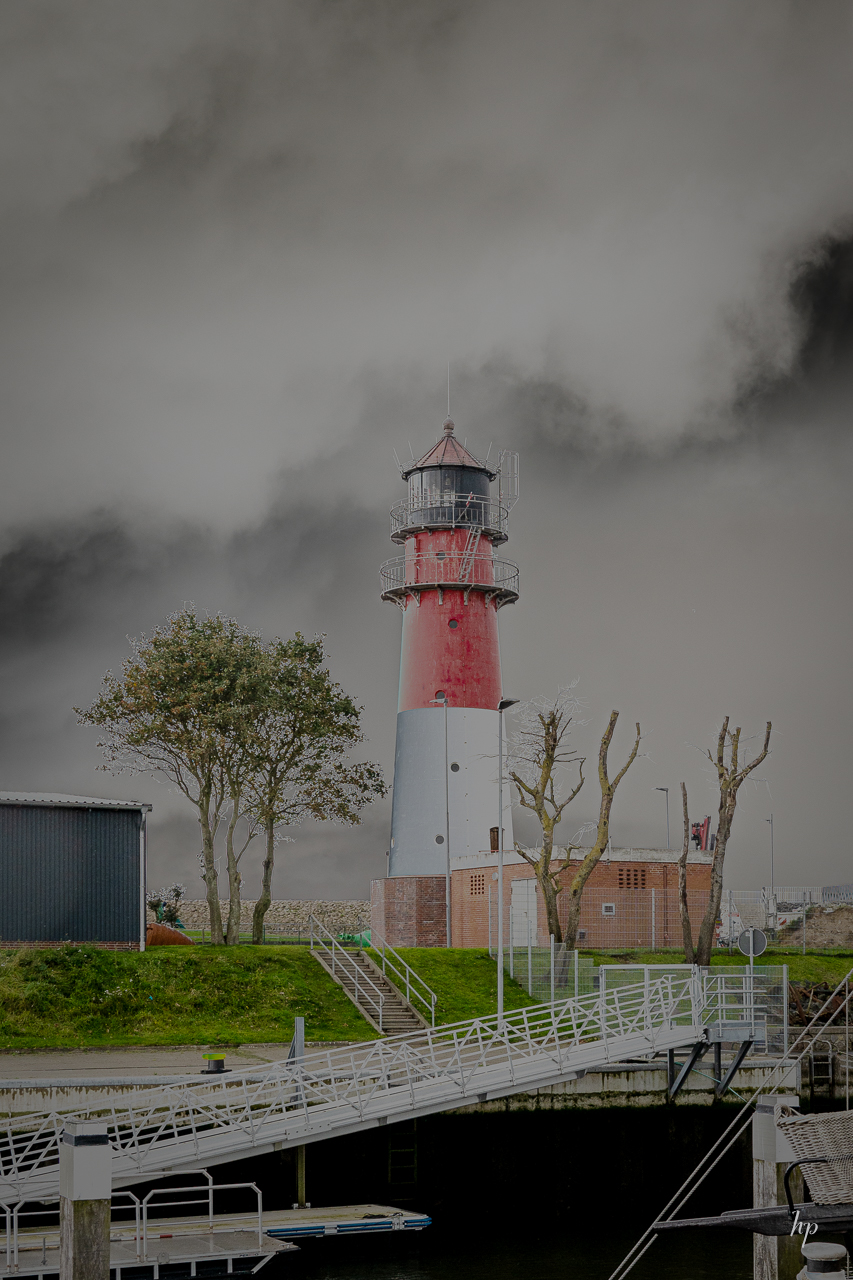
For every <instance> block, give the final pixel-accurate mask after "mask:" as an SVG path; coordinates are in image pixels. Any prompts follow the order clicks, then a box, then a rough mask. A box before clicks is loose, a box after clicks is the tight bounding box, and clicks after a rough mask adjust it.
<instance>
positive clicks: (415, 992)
mask: <svg viewBox="0 0 853 1280" xmlns="http://www.w3.org/2000/svg"><path fill="white" fill-rule="evenodd" d="M370 950H372V951H375V952H376V956H377V957H378V959H375V960H374V963H376V964H378V966H379V968H380V969H381V970H382V972H383V973H384V974H385V976H386V977H388V975H389V973H390V975H391V977H390V978H389V979H388V980H389V982H392V983H393V985H394V986H395V987H397V989H398V991H400V993H401V994H402V993H404V992H405V996H406V1000H407V1001H408V1003H409V1004H410V1005H412V1007H413V1008H416V1007H417V1006H420V1012H422V1013H423V1015H424V1017H426V1018H427V1019H428V1021H429V1024H430V1026H431V1027H434V1026H435V1006H436V1003H437V1000H438V997H437V996H436V994H435V992H434V991H433V989H432V988H431V987H428V986H427V984H426V983H425V982H424V980H423V978H422V977H421V976H420V974H418V973H416V972H415V970H414V969H413V968H412V966H411V965H410V964H407V962H406V961H405V960H404V959H403V957H402V956H401V955H400V953H399V952H398V951H395V950H394V948H393V947H392V946H391V943H390V942H386V941H385V939H384V938H383V937H382V935H381V934H379V933H377V932H376V930H375V929H371V931H370Z"/></svg>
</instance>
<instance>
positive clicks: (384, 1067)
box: [0, 976, 706, 1201]
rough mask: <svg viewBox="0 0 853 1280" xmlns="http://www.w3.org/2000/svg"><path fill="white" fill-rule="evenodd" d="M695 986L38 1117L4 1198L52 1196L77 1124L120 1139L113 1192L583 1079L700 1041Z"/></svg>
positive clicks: (22, 1130) (5, 1170) (11, 1141)
mask: <svg viewBox="0 0 853 1280" xmlns="http://www.w3.org/2000/svg"><path fill="white" fill-rule="evenodd" d="M705 1012H706V1011H705V1009H704V997H703V984H702V979H701V978H700V977H698V976H697V977H690V978H686V979H682V980H673V979H671V978H661V979H660V980H658V981H655V982H652V983H650V984H648V983H646V984H643V983H640V984H637V985H636V986H626V987H621V988H619V989H618V990H616V991H612V992H606V993H604V994H602V995H591V996H581V997H579V998H577V999H571V1000H565V1001H562V1002H561V1003H557V1004H554V1005H536V1006H533V1007H531V1008H527V1009H521V1010H519V1011H517V1012H515V1013H512V1014H509V1015H507V1016H506V1017H505V1018H504V1019H503V1020H499V1019H498V1018H497V1017H494V1016H493V1017H490V1018H475V1019H472V1020H471V1021H469V1022H461V1023H457V1024H455V1025H453V1026H448V1027H438V1028H435V1029H429V1028H425V1029H423V1030H421V1031H419V1032H416V1033H414V1034H412V1035H406V1036H394V1037H389V1038H388V1039H383V1040H377V1041H374V1042H373V1043H371V1044H367V1045H360V1046H355V1047H350V1048H339V1049H333V1050H331V1051H320V1052H312V1053H309V1054H306V1055H305V1057H304V1058H302V1059H301V1060H300V1059H291V1060H289V1061H285V1062H279V1063H274V1064H272V1065H271V1066H270V1067H268V1068H266V1069H265V1070H264V1071H262V1072H259V1071H257V1070H256V1071H250V1072H239V1073H238V1072H235V1073H233V1074H232V1075H227V1076H220V1077H218V1078H216V1079H210V1078H209V1079H206V1080H205V1081H203V1082H202V1081H197V1082H196V1081H188V1082H186V1083H184V1084H174V1085H169V1086H168V1087H166V1088H164V1089H163V1090H158V1095H159V1097H158V1099H157V1102H156V1103H154V1102H149V1103H147V1104H146V1102H145V1100H144V1098H142V1097H140V1099H139V1100H138V1102H137V1101H134V1100H133V1099H131V1101H130V1103H129V1102H128V1099H127V1095H126V1094H125V1095H124V1096H123V1097H122V1098H120V1099H119V1098H116V1099H115V1102H114V1104H111V1105H109V1106H106V1107H104V1106H102V1107H100V1108H98V1110H97V1111H94V1110H91V1111H88V1112H86V1113H80V1112H77V1113H76V1115H75V1116H72V1115H71V1114H69V1113H64V1114H63V1113H60V1112H57V1111H50V1112H42V1113H30V1114H28V1115H26V1116H22V1117H19V1118H12V1119H9V1120H7V1121H6V1122H5V1124H4V1128H3V1130H2V1132H0V1200H5V1201H9V1200H18V1199H27V1200H34V1199H42V1198H46V1197H49V1196H51V1195H55V1194H57V1188H58V1178H59V1157H58V1140H59V1136H60V1134H61V1132H62V1129H63V1127H64V1125H65V1123H66V1122H67V1121H68V1120H70V1119H72V1118H78V1119H84V1118H88V1119H95V1118H98V1119H101V1120H103V1121H105V1122H106V1123H107V1125H108V1128H109V1132H110V1136H111V1140H112V1143H113V1150H114V1154H113V1185H114V1187H121V1186H129V1185H131V1184H132V1183H135V1182H140V1181H142V1180H143V1179H148V1178H158V1177H161V1176H164V1175H167V1174H172V1173H180V1172H182V1171H184V1170H188V1169H198V1168H200V1167H201V1168H207V1167H209V1166H211V1165H215V1164H221V1163H224V1162H227V1161H231V1160H240V1159H244V1158H246V1157H247V1156H251V1155H261V1154H265V1153H267V1152H271V1151H277V1150H282V1149H284V1148H288V1147H296V1146H302V1145H304V1144H306V1143H310V1142H318V1141H321V1140H322V1139H324V1138H331V1137H338V1136H340V1135H342V1134H347V1133H354V1132H358V1131H359V1130H364V1129H369V1128H374V1127H376V1126H378V1125H385V1124H389V1123H393V1122H394V1121H396V1120H403V1119H411V1118H413V1117H417V1116H426V1115H431V1114H433V1113H435V1112H439V1111H448V1110H452V1109H454V1108H456V1107H461V1106H465V1105H466V1104H467V1103H473V1102H478V1101H479V1102H484V1101H487V1100H489V1099H492V1098H500V1097H505V1096H506V1095H508V1094H512V1093H526V1092H529V1091H532V1090H535V1089H539V1088H543V1087H544V1086H547V1085H551V1084H556V1083H558V1082H560V1081H563V1080H571V1079H577V1077H578V1076H579V1075H580V1074H581V1073H583V1072H585V1071H589V1070H592V1069H594V1068H596V1067H601V1066H603V1065H606V1064H607V1063H613V1062H620V1061H624V1060H626V1059H631V1058H638V1057H643V1056H646V1055H649V1054H654V1053H661V1052H665V1051H666V1050H668V1049H678V1048H683V1047H686V1046H688V1045H692V1044H695V1043H696V1041H697V1040H700V1039H702V1038H703V1035H704V1024H703V1014H704V1013H705Z"/></svg>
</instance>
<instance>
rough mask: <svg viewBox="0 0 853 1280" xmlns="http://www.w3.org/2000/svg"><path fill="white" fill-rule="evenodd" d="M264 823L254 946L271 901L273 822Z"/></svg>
mask: <svg viewBox="0 0 853 1280" xmlns="http://www.w3.org/2000/svg"><path fill="white" fill-rule="evenodd" d="M264 825H265V829H266V836H267V852H266V857H265V858H264V867H263V872H262V874H261V896H260V897H259V898H258V900H257V902H256V903H255V910H254V912H253V913H252V942H253V943H254V944H255V946H256V947H258V946H260V945H261V942H262V941H263V937H264V916H265V915H266V914H267V912H268V911H269V906H270V903H271V902H272V871H273V865H274V862H275V823H274V822H272V821H269V822H267V823H265V824H264Z"/></svg>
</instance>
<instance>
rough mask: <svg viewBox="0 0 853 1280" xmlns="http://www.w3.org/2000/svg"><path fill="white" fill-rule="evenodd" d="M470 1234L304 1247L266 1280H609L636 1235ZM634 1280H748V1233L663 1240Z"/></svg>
mask: <svg viewBox="0 0 853 1280" xmlns="http://www.w3.org/2000/svg"><path fill="white" fill-rule="evenodd" d="M470 1225H471V1231H470V1234H468V1233H467V1232H464V1233H463V1232H462V1231H460V1230H459V1229H456V1230H453V1231H448V1230H447V1228H446V1227H445V1228H442V1227H441V1226H437V1227H433V1228H429V1229H428V1230H427V1231H424V1232H422V1233H419V1236H418V1237H417V1238H412V1237H407V1238H405V1239H403V1238H400V1237H399V1236H393V1237H392V1236H390V1235H389V1236H385V1237H383V1238H381V1239H380V1238H377V1237H376V1236H373V1237H371V1238H370V1239H361V1240H353V1239H347V1240H337V1239H329V1240H316V1241H311V1242H308V1241H306V1242H304V1244H303V1245H302V1246H301V1248H300V1252H299V1253H298V1254H295V1253H294V1254H289V1255H288V1256H286V1257H283V1258H280V1259H275V1260H274V1261H273V1262H271V1263H269V1264H268V1266H267V1267H266V1268H265V1269H264V1270H263V1271H262V1272H261V1275H263V1276H265V1277H267V1278H268V1280H279V1278H280V1277H284V1276H288V1277H291V1280H567V1278H568V1277H575V1276H577V1277H584V1280H586V1278H587V1277H589V1280H607V1277H608V1276H609V1275H610V1274H611V1272H612V1271H613V1269H614V1267H615V1266H616V1264H617V1263H618V1262H619V1261H620V1260H621V1258H622V1257H623V1256H624V1255H625V1254H626V1253H627V1252H628V1250H629V1249H630V1248H631V1246H632V1245H633V1243H634V1241H635V1240H636V1239H637V1236H638V1235H639V1234H640V1232H641V1231H642V1229H643V1228H642V1227H641V1228H640V1230H639V1231H637V1232H629V1233H624V1232H614V1231H612V1230H611V1231H607V1230H604V1231H601V1230H598V1229H595V1230H591V1231H590V1230H585V1229H584V1226H583V1224H582V1223H578V1224H576V1225H575V1224H572V1225H570V1226H569V1227H568V1228H567V1229H564V1230H561V1231H559V1232H549V1233H548V1234H547V1235H543V1234H539V1233H537V1232H536V1231H535V1230H533V1231H530V1232H529V1233H525V1232H521V1233H516V1232H515V1231H512V1232H510V1231H506V1232H500V1231H499V1232H498V1233H497V1234H494V1233H489V1234H483V1233H480V1232H478V1231H477V1229H476V1226H475V1224H473V1223H472V1224H470ZM631 1276H632V1277H636V1278H637V1280H653V1278H654V1280H752V1236H751V1235H748V1234H747V1233H746V1232H743V1233H740V1232H738V1233H735V1232H733V1231H732V1232H728V1231H726V1232H722V1231H720V1232H716V1231H714V1232H711V1231H705V1232H702V1231H697V1232H689V1233H687V1232H685V1233H684V1234H683V1235H678V1236H670V1237H668V1238H667V1239H665V1240H664V1239H663V1238H660V1239H659V1240H657V1241H656V1243H655V1244H653V1245H652V1247H651V1249H650V1250H649V1252H648V1253H647V1254H646V1255H645V1256H644V1257H643V1258H642V1259H641V1261H640V1262H639V1263H638V1265H637V1266H636V1268H635V1269H634V1271H632V1272H631Z"/></svg>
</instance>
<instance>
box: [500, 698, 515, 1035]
mask: <svg viewBox="0 0 853 1280" xmlns="http://www.w3.org/2000/svg"><path fill="white" fill-rule="evenodd" d="M510 910H512V908H510ZM511 945H512V938H510V946H511ZM503 1016H504V713H503V711H501V709H500V707H498V1025H499V1026H500V1024H501V1023H502V1022H503Z"/></svg>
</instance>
